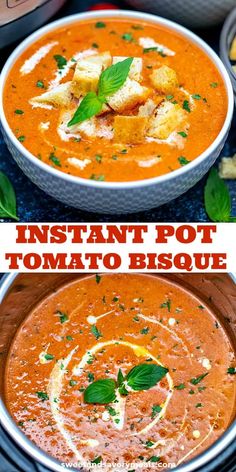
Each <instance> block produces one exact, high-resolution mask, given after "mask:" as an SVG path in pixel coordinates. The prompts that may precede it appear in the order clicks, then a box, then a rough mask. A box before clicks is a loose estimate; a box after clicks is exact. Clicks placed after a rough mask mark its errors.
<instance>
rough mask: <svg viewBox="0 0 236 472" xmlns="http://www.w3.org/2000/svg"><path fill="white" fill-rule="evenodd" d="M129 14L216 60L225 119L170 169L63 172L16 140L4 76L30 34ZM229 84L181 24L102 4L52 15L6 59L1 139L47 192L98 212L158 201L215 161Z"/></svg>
mask: <svg viewBox="0 0 236 472" xmlns="http://www.w3.org/2000/svg"><path fill="white" fill-rule="evenodd" d="M114 16H117V17H118V18H122V17H124V18H130V19H132V20H136V21H138V20H142V21H143V20H145V21H147V22H151V23H156V24H157V25H164V26H166V27H168V28H169V29H170V30H173V31H174V32H176V33H179V34H181V35H183V36H184V37H185V38H187V39H188V40H189V41H191V42H192V43H194V44H196V45H197V46H198V47H199V48H201V49H202V50H203V51H204V52H205V54H207V56H208V57H209V58H210V59H211V60H212V62H213V63H214V64H215V65H216V67H217V69H218V71H219V73H220V75H221V76H222V78H223V81H224V83H225V87H226V90H227V98H228V105H227V114H226V119H225V122H224V125H223V127H222V129H221V131H220V133H219V135H218V136H217V138H216V139H215V141H214V142H213V143H212V144H211V145H210V146H209V147H208V149H206V150H205V151H204V152H203V153H202V154H201V155H200V156H199V157H197V158H196V159H195V160H194V161H193V162H191V163H190V164H188V165H186V166H184V167H182V168H180V169H177V170H175V171H173V172H171V173H169V174H166V175H163V176H160V177H154V178H151V179H146V180H141V181H134V182H96V181H93V180H85V179H82V178H80V177H74V176H72V175H68V174H65V173H63V172H61V171H58V170H57V169H54V168H52V167H50V166H49V165H47V164H45V163H43V162H42V161H40V160H39V159H36V158H35V157H34V156H33V155H32V154H31V153H30V152H29V151H27V149H25V148H24V146H23V145H22V144H21V143H20V142H19V141H18V140H17V138H16V137H15V136H14V133H13V132H12V131H11V129H10V127H9V125H8V123H7V120H6V117H5V114H4V109H3V100H2V95H3V89H4V84H5V81H6V78H7V76H8V73H9V71H10V69H11V68H12V66H13V64H14V63H15V61H16V59H17V58H18V57H19V55H20V54H22V52H23V51H24V50H25V49H26V48H28V47H29V46H30V45H31V44H32V43H34V41H35V40H37V39H38V38H40V37H41V36H43V35H45V34H46V33H48V32H50V31H52V30H54V29H55V28H58V27H62V26H65V25H68V24H70V23H75V22H78V21H83V20H85V19H98V18H103V19H104V18H109V17H113V18H114ZM233 107H234V99H233V90H232V85H231V81H230V79H229V76H228V73H227V71H226V69H225V67H224V65H223V64H222V62H221V60H220V59H219V57H218V56H217V55H216V54H215V52H214V51H213V50H212V49H211V48H210V47H209V46H208V45H207V44H206V43H205V42H204V41H202V40H201V39H200V38H198V36H196V35H195V34H193V33H192V32H190V31H188V30H187V29H185V28H184V27H182V26H180V25H177V24H175V23H172V22H171V21H168V20H166V19H164V18H159V17H156V16H153V15H149V14H146V13H140V12H133V11H122V10H117V11H114V10H107V11H96V12H90V13H80V14H76V15H72V16H68V17H66V18H62V19H60V20H57V21H55V22H53V23H51V24H49V25H47V26H44V27H43V28H41V29H39V30H38V31H36V32H35V33H34V34H32V35H31V36H29V37H28V38H27V39H26V40H25V41H23V42H22V43H21V44H20V45H19V46H18V47H17V48H16V49H15V51H14V52H13V53H12V54H11V56H10V57H9V59H8V60H7V62H6V64H5V66H4V68H3V71H2V74H1V77H0V120H1V125H2V130H3V135H4V138H5V141H6V144H7V146H8V148H9V150H10V152H11V154H12V156H13V158H14V159H15V161H16V162H17V164H18V165H19V167H20V168H21V169H22V170H23V172H24V173H25V174H26V175H27V176H28V177H29V178H30V179H31V180H32V182H34V183H35V184H36V185H38V187H40V188H41V189H42V190H44V191H45V192H46V193H48V194H49V195H51V196H52V197H54V198H56V199H58V200H60V201H62V202H64V203H66V204H68V205H70V206H73V207H76V208H80V209H82V210H86V211H92V212H98V213H110V214H112V213H132V212H137V211H142V210H147V209H150V208H154V207H158V206H160V205H163V204H164V203H167V202H169V201H170V200H173V199H174V198H176V197H178V196H179V195H181V194H183V193H184V192H186V191H187V190H188V189H189V188H191V187H192V186H193V185H195V184H196V183H197V182H198V181H199V180H200V179H201V178H202V177H203V176H204V174H206V172H207V171H208V170H209V168H210V167H211V166H212V165H213V164H214V162H215V160H216V159H217V157H218V156H219V154H220V151H221V149H222V147H223V145H224V143H225V141H226V138H227V135H228V132H229V128H230V123H231V120H232V116H233Z"/></svg>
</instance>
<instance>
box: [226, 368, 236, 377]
mask: <svg viewBox="0 0 236 472" xmlns="http://www.w3.org/2000/svg"><path fill="white" fill-rule="evenodd" d="M227 374H230V375H235V374H236V368H235V367H229V368H228V369H227Z"/></svg>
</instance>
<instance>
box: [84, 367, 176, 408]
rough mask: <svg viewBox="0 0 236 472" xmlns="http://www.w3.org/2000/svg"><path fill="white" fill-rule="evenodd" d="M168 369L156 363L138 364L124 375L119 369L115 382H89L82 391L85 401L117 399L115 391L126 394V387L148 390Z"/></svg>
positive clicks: (100, 401) (110, 401) (109, 401)
mask: <svg viewBox="0 0 236 472" xmlns="http://www.w3.org/2000/svg"><path fill="white" fill-rule="evenodd" d="M167 372H168V369H167V368H166V367H163V366H161V365H156V364H139V365H137V366H135V367H133V368H132V369H131V370H130V371H129V372H128V374H127V375H126V376H125V377H124V375H123V373H122V371H121V369H119V372H118V377H117V382H115V380H113V379H101V380H97V381H95V382H93V383H92V384H90V385H89V386H88V387H87V388H86V389H85V391H84V401H85V403H99V404H107V403H112V402H114V401H115V400H116V399H117V396H116V393H117V391H118V392H119V394H120V395H128V394H129V393H130V392H129V390H128V387H129V388H130V389H131V390H133V391H142V390H149V389H150V388H152V387H154V386H155V385H156V384H157V383H158V382H159V381H160V380H161V379H162V378H163V377H165V375H166V374H167Z"/></svg>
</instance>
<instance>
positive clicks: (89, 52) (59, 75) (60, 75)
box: [48, 49, 97, 90]
mask: <svg viewBox="0 0 236 472" xmlns="http://www.w3.org/2000/svg"><path fill="white" fill-rule="evenodd" d="M95 54H97V52H95V51H94V49H86V50H85V51H82V52H77V53H76V54H74V56H73V58H71V59H70V60H69V61H67V64H65V66H64V67H63V69H59V70H56V72H55V75H54V79H53V80H51V81H50V82H49V89H48V90H51V89H53V88H54V87H56V86H57V85H59V84H60V82H61V81H62V79H64V77H66V76H67V74H68V73H69V70H70V69H71V68H72V67H73V66H74V65H75V64H76V62H77V61H78V60H79V59H83V58H84V57H87V56H94V55H95Z"/></svg>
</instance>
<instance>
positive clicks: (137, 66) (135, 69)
mask: <svg viewBox="0 0 236 472" xmlns="http://www.w3.org/2000/svg"><path fill="white" fill-rule="evenodd" d="M125 59H128V56H114V57H113V64H117V62H122V61H124V60H125ZM142 70H143V60H142V58H141V57H134V58H133V62H132V64H131V66H130V70H129V78H130V79H134V80H137V82H140V81H141V80H142Z"/></svg>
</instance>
